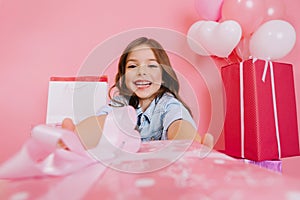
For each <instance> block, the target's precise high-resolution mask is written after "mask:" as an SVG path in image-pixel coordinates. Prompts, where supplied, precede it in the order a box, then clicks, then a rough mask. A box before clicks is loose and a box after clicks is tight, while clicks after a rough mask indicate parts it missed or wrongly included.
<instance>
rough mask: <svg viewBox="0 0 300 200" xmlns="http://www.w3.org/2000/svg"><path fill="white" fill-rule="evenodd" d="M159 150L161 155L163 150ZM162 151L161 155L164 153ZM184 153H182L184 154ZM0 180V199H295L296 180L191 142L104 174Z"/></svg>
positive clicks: (299, 192)
mask: <svg viewBox="0 0 300 200" xmlns="http://www.w3.org/2000/svg"><path fill="white" fill-rule="evenodd" d="M161 150H163V151H161ZM162 152H164V153H162ZM183 153H184V154H183ZM104 170H105V171H103V165H102V164H101V163H97V162H96V163H94V164H92V165H86V166H85V167H83V168H82V170H79V171H77V172H76V171H75V172H73V173H71V174H69V175H62V176H60V175H59V176H53V177H41V176H39V177H37V178H27V179H19V180H12V181H7V180H0V189H1V192H0V198H1V199H99V198H101V199H157V198H159V199H161V198H168V199H203V198H209V199H235V198H237V199H297V198H299V197H300V186H299V181H298V180H297V179H293V178H291V177H288V176H283V175H281V174H279V173H276V172H272V171H268V170H266V169H262V168H259V167H257V166H255V165H251V164H247V163H244V162H242V161H241V160H235V159H232V158H230V157H228V156H226V155H224V154H221V153H219V152H215V151H213V152H210V150H209V149H208V148H206V147H204V146H201V145H200V144H197V143H193V144H191V142H190V141H185V140H179V141H153V142H147V143H143V144H142V145H141V147H140V150H139V152H138V153H137V154H135V156H133V157H126V156H125V157H124V155H121V156H117V157H116V159H115V160H114V161H113V162H112V163H110V165H109V167H107V168H106V169H104Z"/></svg>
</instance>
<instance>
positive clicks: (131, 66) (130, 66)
mask: <svg viewBox="0 0 300 200" xmlns="http://www.w3.org/2000/svg"><path fill="white" fill-rule="evenodd" d="M135 67H136V65H128V66H127V68H135Z"/></svg>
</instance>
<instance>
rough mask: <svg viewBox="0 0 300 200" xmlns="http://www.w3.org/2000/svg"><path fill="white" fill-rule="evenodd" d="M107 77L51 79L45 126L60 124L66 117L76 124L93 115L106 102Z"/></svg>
mask: <svg viewBox="0 0 300 200" xmlns="http://www.w3.org/2000/svg"><path fill="white" fill-rule="evenodd" d="M107 85H108V84H107V77H106V76H100V77H95V76H84V77H51V78H50V81H49V90H48V104H47V116H46V124H60V123H61V122H62V120H63V119H64V118H66V117H68V118H71V119H73V121H74V123H78V122H79V121H82V120H83V119H85V118H87V117H89V116H92V115H95V114H96V112H97V111H98V110H99V109H100V108H101V107H102V106H103V105H105V104H106V102H107Z"/></svg>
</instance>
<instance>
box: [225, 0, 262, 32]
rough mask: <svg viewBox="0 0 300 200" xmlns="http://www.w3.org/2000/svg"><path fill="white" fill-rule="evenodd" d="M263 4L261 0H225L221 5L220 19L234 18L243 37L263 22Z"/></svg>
mask: <svg viewBox="0 0 300 200" xmlns="http://www.w3.org/2000/svg"><path fill="white" fill-rule="evenodd" d="M264 13H265V4H264V1H262V0H225V1H224V2H223V6H222V20H235V21H237V22H238V23H239V24H240V25H241V27H242V32H243V36H244V37H248V36H249V35H251V34H252V33H253V32H254V31H255V30H256V29H257V28H258V27H259V26H260V25H261V23H262V22H263V19H264V16H265V14H264Z"/></svg>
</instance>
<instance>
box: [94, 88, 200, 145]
mask: <svg viewBox="0 0 300 200" xmlns="http://www.w3.org/2000/svg"><path fill="white" fill-rule="evenodd" d="M115 99H116V100H117V101H119V102H122V103H123V104H124V105H125V106H126V105H128V100H126V98H125V97H123V96H117V97H115ZM110 105H111V106H110ZM110 105H106V106H104V107H102V108H101V109H100V111H99V112H97V115H103V114H108V113H109V112H111V111H112V109H113V107H114V106H117V105H115V103H114V102H113V101H111V104H110ZM119 106H120V105H119ZM136 112H137V130H138V131H139V132H140V134H141V139H142V141H150V140H166V139H168V138H167V130H168V128H169V126H170V125H171V124H172V123H173V122H174V121H176V120H186V121H188V122H190V123H191V124H192V125H193V126H194V127H195V128H197V127H196V125H195V122H194V120H193V118H192V116H191V115H190V113H189V111H188V110H187V109H186V108H185V107H184V106H183V104H182V103H181V102H180V101H178V100H177V99H176V98H175V97H174V96H173V95H172V94H170V93H165V94H164V95H163V96H162V97H161V98H155V99H154V100H153V101H152V102H151V103H150V105H149V107H148V108H147V109H146V110H145V112H143V111H142V109H141V108H140V107H139V108H137V109H136Z"/></svg>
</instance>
